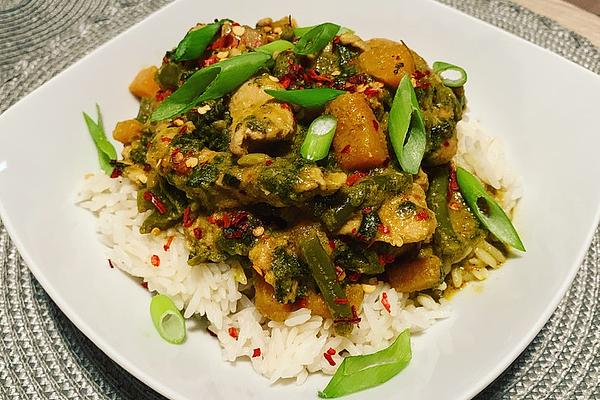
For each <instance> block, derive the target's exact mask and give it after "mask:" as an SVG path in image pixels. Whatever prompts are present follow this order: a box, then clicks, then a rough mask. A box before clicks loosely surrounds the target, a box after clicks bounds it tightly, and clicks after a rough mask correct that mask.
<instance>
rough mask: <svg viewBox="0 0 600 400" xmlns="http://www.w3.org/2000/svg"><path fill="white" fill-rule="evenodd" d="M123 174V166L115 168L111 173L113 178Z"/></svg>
mask: <svg viewBox="0 0 600 400" xmlns="http://www.w3.org/2000/svg"><path fill="white" fill-rule="evenodd" d="M121 175H123V170H122V169H121V168H113V170H112V172H111V173H110V177H111V178H112V179H115V178H118V177H120V176H121Z"/></svg>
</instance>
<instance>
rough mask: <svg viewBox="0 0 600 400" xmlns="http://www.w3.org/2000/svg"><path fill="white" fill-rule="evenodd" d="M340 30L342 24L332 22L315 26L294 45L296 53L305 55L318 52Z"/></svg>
mask: <svg viewBox="0 0 600 400" xmlns="http://www.w3.org/2000/svg"><path fill="white" fill-rule="evenodd" d="M339 30H340V26H339V25H336V24H332V23H331V22H325V23H323V24H320V25H317V26H315V27H313V28H312V29H311V30H309V31H308V32H306V33H305V34H304V35H302V37H301V38H300V40H298V43H296V45H295V46H294V53H296V54H300V55H304V56H307V55H310V54H315V53H318V52H319V51H321V50H323V49H324V48H325V46H327V45H328V44H329V42H331V40H332V39H333V38H334V37H335V35H337V33H338V31H339Z"/></svg>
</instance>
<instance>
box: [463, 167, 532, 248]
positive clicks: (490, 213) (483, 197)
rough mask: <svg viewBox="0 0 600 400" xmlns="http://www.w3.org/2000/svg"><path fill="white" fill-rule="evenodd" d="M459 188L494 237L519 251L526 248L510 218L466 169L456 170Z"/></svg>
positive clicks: (472, 209)
mask: <svg viewBox="0 0 600 400" xmlns="http://www.w3.org/2000/svg"><path fill="white" fill-rule="evenodd" d="M456 180H457V182H458V187H459V188H460V192H461V193H462V195H463V197H464V199H465V201H466V202H467V204H468V205H469V208H471V211H473V213H474V214H475V216H476V217H477V218H478V219H479V221H481V223H482V224H483V226H485V227H486V228H487V229H488V230H489V231H490V232H491V233H492V234H493V235H494V236H496V237H497V238H498V239H499V240H500V241H502V242H504V243H506V244H509V245H510V246H512V247H514V248H515V249H517V250H521V251H525V246H523V242H522V241H521V238H520V237H519V234H518V233H517V230H516V229H515V227H514V226H513V224H512V222H511V221H510V218H508V216H507V215H506V213H505V212H504V210H503V209H502V207H500V205H499V204H498V203H497V202H496V200H495V199H494V197H493V196H492V195H491V194H490V193H488V191H487V190H485V187H484V186H483V184H482V183H481V182H480V181H479V179H477V178H476V177H475V176H474V175H472V174H471V173H470V172H469V171H467V170H466V169H464V168H461V167H458V168H456Z"/></svg>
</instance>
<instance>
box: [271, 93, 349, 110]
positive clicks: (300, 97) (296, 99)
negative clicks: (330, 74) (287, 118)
mask: <svg viewBox="0 0 600 400" xmlns="http://www.w3.org/2000/svg"><path fill="white" fill-rule="evenodd" d="M265 92H267V93H268V94H270V95H271V96H273V97H275V98H276V99H277V100H279V101H285V102H286V103H292V104H297V105H299V106H301V107H304V108H320V107H324V106H325V104H327V103H328V102H330V101H331V100H333V99H335V98H336V97H338V96H339V95H341V94H344V93H346V92H345V91H343V90H337V89H329V88H315V89H299V90H272V89H266V90H265Z"/></svg>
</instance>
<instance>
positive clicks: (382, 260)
mask: <svg viewBox="0 0 600 400" xmlns="http://www.w3.org/2000/svg"><path fill="white" fill-rule="evenodd" d="M394 260H396V256H394V255H393V254H380V255H379V257H378V259H377V261H378V262H379V264H381V265H387V264H391V263H393V262H394Z"/></svg>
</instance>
